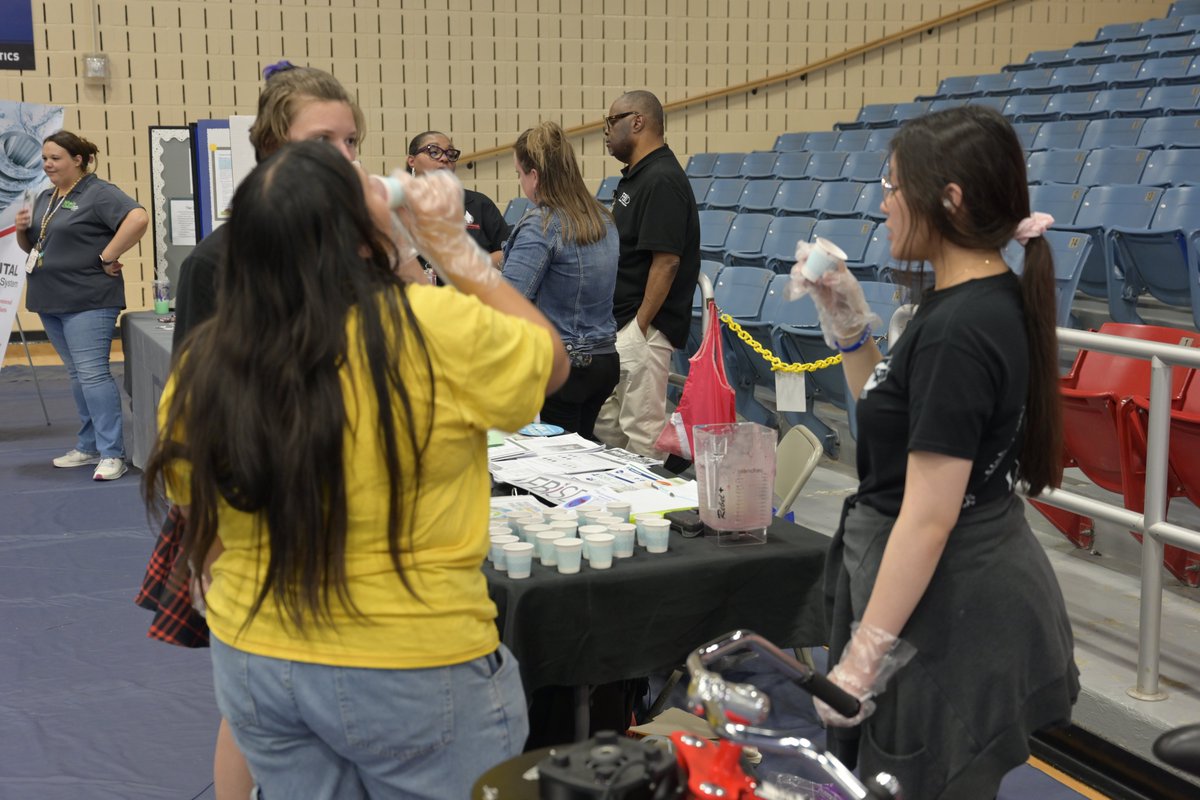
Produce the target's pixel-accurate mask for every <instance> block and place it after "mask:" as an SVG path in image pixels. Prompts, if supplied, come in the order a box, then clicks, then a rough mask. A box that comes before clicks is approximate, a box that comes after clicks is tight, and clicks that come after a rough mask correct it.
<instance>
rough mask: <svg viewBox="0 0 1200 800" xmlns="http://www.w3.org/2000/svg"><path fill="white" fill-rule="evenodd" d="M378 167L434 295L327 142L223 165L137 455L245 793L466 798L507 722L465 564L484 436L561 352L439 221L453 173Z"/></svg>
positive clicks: (482, 494) (521, 723)
mask: <svg viewBox="0 0 1200 800" xmlns="http://www.w3.org/2000/svg"><path fill="white" fill-rule="evenodd" d="M400 179H401V180H402V183H403V184H404V194H405V197H406V208H405V209H403V210H402V212H401V216H402V218H403V220H404V222H405V223H406V224H407V227H408V229H409V230H410V231H411V233H412V235H413V238H414V240H415V242H416V244H417V247H418V248H419V249H420V250H421V252H422V253H423V255H425V256H426V257H427V258H428V259H429V260H430V261H431V263H433V264H435V265H437V267H438V268H439V269H440V270H441V271H442V273H443V276H444V277H445V278H447V279H448V281H449V282H451V283H452V284H453V285H454V287H455V288H449V289H447V288H435V287H432V286H418V285H407V286H406V285H403V284H402V283H401V282H400V280H399V279H398V278H397V277H396V276H395V274H394V273H393V271H392V263H393V262H394V260H395V258H396V255H395V253H396V248H395V247H394V246H393V244H392V242H391V241H390V239H388V238H387V236H386V235H385V233H384V232H385V231H387V232H390V231H391V230H392V227H391V218H390V216H389V212H388V210H387V208H386V206H385V205H384V204H383V201H382V200H380V199H379V198H378V197H377V196H376V195H375V193H373V192H371V191H369V190H367V188H366V187H367V186H368V185H369V183H368V181H367V179H366V178H365V176H363V175H362V174H360V173H356V172H355V170H354V168H353V167H352V166H351V165H350V164H348V163H347V162H346V161H345V159H344V158H342V157H341V156H340V155H339V154H338V153H337V152H336V151H335V150H334V149H333V148H332V147H330V146H329V145H327V144H325V143H321V142H304V143H296V144H288V145H285V146H284V147H283V148H281V149H280V151H279V152H277V153H276V154H275V155H273V156H271V157H270V158H269V159H267V160H266V161H264V162H263V163H262V164H261V165H260V166H259V167H258V168H257V169H256V170H255V171H254V172H253V173H251V175H250V176H249V177H247V179H246V180H245V181H244V182H243V183H242V185H241V186H240V187H239V188H238V190H237V193H236V194H235V196H234V202H233V208H234V209H235V210H236V213H234V214H233V215H232V217H231V221H230V222H229V223H228V225H229V226H230V231H229V236H228V239H229V245H228V250H227V252H226V254H225V258H224V260H223V262H222V267H221V270H222V272H221V275H220V280H219V281H218V302H217V314H216V317H215V318H214V319H213V320H211V321H209V322H207V323H204V324H203V325H202V326H200V327H199V328H197V329H196V331H195V333H194V334H193V335H192V336H191V337H190V338H189V340H188V342H187V343H186V349H185V350H184V352H183V353H182V354H181V355H180V357H179V358H178V359H176V367H175V372H174V373H173V375H172V377H171V380H170V382H169V383H168V386H167V388H166V391H165V392H164V394H163V399H162V404H161V406H160V411H159V413H160V431H161V433H160V438H159V441H158V443H157V446H156V448H155V450H154V453H153V454H152V456H151V458H150V461H149V463H148V464H147V468H146V487H147V493H148V494H149V495H151V496H153V494H154V493H155V492H156V491H157V490H158V489H160V488H161V489H163V490H165V493H166V494H167V496H168V497H169V498H170V499H171V500H173V501H174V502H176V503H178V504H179V505H180V506H181V507H182V508H183V509H185V512H186V514H187V518H188V526H187V532H186V534H185V538H184V541H183V544H182V546H183V550H184V552H185V554H186V556H187V559H188V560H190V562H191V563H192V564H193V565H196V566H199V565H205V566H206V569H205V570H204V571H205V572H206V574H210V575H211V578H210V580H211V583H209V584H208V588H207V593H206V595H205V601H206V604H207V613H208V622H209V626H210V629H211V633H212V657H213V674H214V685H215V688H216V693H217V702H218V705H219V706H220V708H221V713H222V715H223V716H224V717H225V718H226V719H227V720H228V721H229V723H230V725H231V727H232V729H233V732H234V738H235V739H236V740H237V743H238V746H239V747H240V749H241V750H242V752H243V753H244V754H245V755H246V759H247V761H248V762H249V764H250V769H251V772H252V773H253V774H254V777H255V779H256V781H257V782H258V784H259V786H260V788H261V790H262V793H263V796H264V797H267V798H275V797H305V798H324V797H329V798H357V797H396V796H402V797H411V798H425V797H428V798H439V800H440V799H441V798H451V797H466V796H467V794H468V793H469V790H470V787H471V785H472V783H473V782H474V780H475V779H476V778H477V777H478V776H479V775H480V774H481V773H483V772H484V771H486V770H487V769H488V768H489V767H491V766H492V765H494V764H496V763H498V762H500V761H503V760H505V759H507V758H510V757H511V756H513V755H516V754H517V753H519V752H520V751H521V749H522V745H523V744H524V740H525V735H526V732H527V730H528V724H527V720H526V715H525V702H524V697H523V693H522V690H521V684H520V678H519V676H518V673H517V665H516V663H515V659H514V658H513V656H512V654H511V653H509V652H508V651H507V650H506V649H505V648H504V647H503V645H501V644H500V642H499V639H498V636H497V632H496V627H495V624H494V618H495V615H496V608H495V606H494V605H493V603H492V602H491V601H490V600H489V598H488V594H487V586H486V582H485V580H484V577H483V574H482V571H481V570H480V565H481V563H482V561H483V559H484V557H485V555H486V551H487V546H488V542H487V536H486V534H485V532H484V531H485V530H486V523H487V513H488V489H489V482H488V474H487V457H486V432H487V429H488V428H492V427H498V428H505V429H509V430H512V429H515V428H517V427H520V426H521V425H523V424H524V423H526V422H528V421H529V420H531V419H533V417H534V416H535V415H536V414H537V411H538V409H539V408H540V406H541V403H542V400H543V397H544V395H545V394H546V393H547V392H552V391H554V390H555V389H557V388H558V386H560V385H561V384H562V382H563V381H564V380H565V378H566V375H567V372H568V369H569V365H568V361H567V357H566V353H565V351H564V349H563V347H562V343H561V341H560V340H559V338H558V335H557V333H556V332H555V329H554V327H553V326H552V325H551V323H549V322H548V321H547V320H546V319H545V317H543V316H542V315H541V313H540V312H538V311H537V310H536V308H534V307H533V306H532V305H531V304H530V303H528V302H527V301H526V300H525V299H524V298H523V297H521V296H520V295H519V294H518V293H517V292H516V291H515V290H514V289H512V288H511V287H510V286H508V285H507V284H506V283H505V282H504V281H503V280H501V279H500V276H499V273H498V272H496V271H495V270H494V269H492V268H491V267H490V265H489V263H488V259H487V255H486V254H485V253H483V252H482V251H481V250H480V249H479V248H478V247H477V246H476V245H474V243H473V242H471V240H470V239H469V238H468V236H467V233H466V232H465V231H464V230H463V228H462V225H461V220H462V213H463V212H462V190H461V187H460V186H459V185H458V183H457V180H456V179H455V178H453V176H451V175H449V174H448V173H441V174H440V175H438V176H428V177H424V178H412V177H411V176H407V175H403V176H400Z"/></svg>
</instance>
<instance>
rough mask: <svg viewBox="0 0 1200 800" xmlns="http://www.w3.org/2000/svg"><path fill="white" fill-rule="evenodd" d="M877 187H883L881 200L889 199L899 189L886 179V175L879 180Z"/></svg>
mask: <svg viewBox="0 0 1200 800" xmlns="http://www.w3.org/2000/svg"><path fill="white" fill-rule="evenodd" d="M879 185H880V186H882V187H883V199H884V200H886V199H888V198H889V197H891V196H892V195H893V194H895V193H896V192H897V191H898V190H899V189H900V187H899V186H897V185H896V184H894V183H892V182H891V181H889V180H888V179H887V176H886V175H885V176H883V177H882V178H880V179H879Z"/></svg>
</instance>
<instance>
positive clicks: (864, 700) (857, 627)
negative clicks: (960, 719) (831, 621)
mask: <svg viewBox="0 0 1200 800" xmlns="http://www.w3.org/2000/svg"><path fill="white" fill-rule="evenodd" d="M851 631H853V633H852V634H851V636H850V642H849V644H847V645H846V649H845V650H844V651H843V652H842V658H841V660H840V661H838V663H837V666H835V667H834V668H833V669H832V670H831V671H830V673H829V680H831V681H833V682H834V683H836V684H837V685H838V686H840V687H841V688H842V689H844V690H845V691H847V692H849V693H850V694H852V695H854V696H855V697H856V698H858V700H859V702H860V703H861V705H860V706H859V709H858V713H857V714H855V715H854V716H853V717H843V716H842V715H841V714H839V713H838V712H836V711H834V710H833V709H832V708H830V707H829V706H828V705H826V704H825V703H823V702H821V701H820V700H816V699H814V700H813V704H814V705H815V706H816V708H817V715H818V716H820V717H821V721H822V722H824V723H825V724H826V725H832V726H834V727H837V728H849V727H852V726H854V725H858V724H859V723H861V722H862V721H863V720H865V719H866V718H867V717H869V716H871V714H872V713H874V711H875V703H874V702H872V700H871V698H872V697H875V696H876V695H878V694H879V693H881V692H882V691H883V690H884V688H885V687H886V686H887V682H888V680H889V679H891V677H892V675H894V674H895V673H896V670H898V669H900V667H902V666H904V665H905V664H907V663H908V662H909V661H910V660H911V659H912V657H913V656H914V655H916V652H917V650H916V648H915V647H913V646H912V645H910V644H908V643H907V642H904V641H902V640H900V639H898V638H897V637H895V636H893V635H892V634H890V633H888V632H887V631H885V630H883V629H882V628H876V627H875V626H873V625H862V624H859V623H857V622H856V623H854V624H853V625H852V626H851Z"/></svg>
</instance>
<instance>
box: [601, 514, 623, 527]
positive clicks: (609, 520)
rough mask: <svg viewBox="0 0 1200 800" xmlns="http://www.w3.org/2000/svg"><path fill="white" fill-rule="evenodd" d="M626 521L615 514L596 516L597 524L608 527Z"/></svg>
mask: <svg viewBox="0 0 1200 800" xmlns="http://www.w3.org/2000/svg"><path fill="white" fill-rule="evenodd" d="M624 521H625V520H623V519H621V518H620V517H618V516H616V515H615V514H604V515H602V516H599V517H596V524H597V525H603V526H604V527H606V528H611V527H612V526H613V525H620V524H621V523H622V522H624Z"/></svg>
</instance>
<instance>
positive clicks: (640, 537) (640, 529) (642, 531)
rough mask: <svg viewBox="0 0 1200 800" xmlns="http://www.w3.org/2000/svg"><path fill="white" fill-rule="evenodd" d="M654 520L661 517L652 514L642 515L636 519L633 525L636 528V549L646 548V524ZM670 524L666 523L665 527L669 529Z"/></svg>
mask: <svg viewBox="0 0 1200 800" xmlns="http://www.w3.org/2000/svg"><path fill="white" fill-rule="evenodd" d="M655 519H658V520H661V519H662V517H660V516H655V515H653V514H644V515H642V516H640V517H638V518H637V520H636V522H635V523H634V524H635V525H636V526H637V543H638V547H645V546H646V523H647V522H649V521H650V520H655ZM670 524H671V523H669V522H668V523H667V526H668V527H670Z"/></svg>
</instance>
